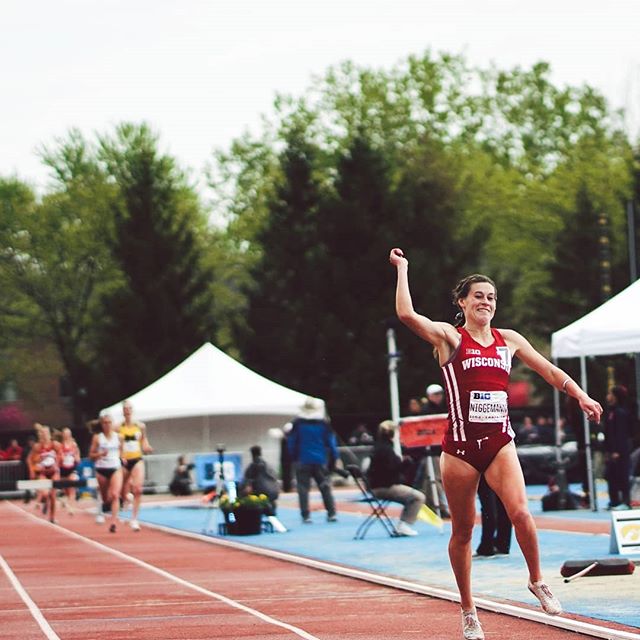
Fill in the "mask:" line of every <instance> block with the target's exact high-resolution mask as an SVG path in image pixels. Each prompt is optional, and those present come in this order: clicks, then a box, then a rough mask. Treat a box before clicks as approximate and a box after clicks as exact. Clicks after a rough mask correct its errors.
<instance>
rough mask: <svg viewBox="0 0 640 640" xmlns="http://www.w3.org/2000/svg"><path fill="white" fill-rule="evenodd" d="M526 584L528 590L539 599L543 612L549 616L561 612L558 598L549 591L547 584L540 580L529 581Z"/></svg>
mask: <svg viewBox="0 0 640 640" xmlns="http://www.w3.org/2000/svg"><path fill="white" fill-rule="evenodd" d="M527 586H528V587H529V591H531V593H533V595H534V596H535V597H536V598H538V600H540V604H541V605H542V608H543V610H544V612H545V613H548V614H549V615H550V616H557V615H560V614H561V613H562V605H561V604H560V602H559V600H558V598H556V597H555V596H554V595H553V593H551V589H549V587H548V585H546V584H545V583H544V582H542V581H541V582H529V584H528V585H527Z"/></svg>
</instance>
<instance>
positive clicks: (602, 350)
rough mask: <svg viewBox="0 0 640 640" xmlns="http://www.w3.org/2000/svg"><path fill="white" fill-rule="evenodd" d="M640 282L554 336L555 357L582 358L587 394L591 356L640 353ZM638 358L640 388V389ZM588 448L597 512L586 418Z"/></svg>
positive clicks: (638, 383) (593, 504)
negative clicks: (587, 364)
mask: <svg viewBox="0 0 640 640" xmlns="http://www.w3.org/2000/svg"><path fill="white" fill-rule="evenodd" d="M639 315H640V280H636V281H635V282H634V283H633V284H631V285H629V286H628V287H627V288H626V289H624V290H622V291H621V292H620V293H618V294H617V295H615V296H614V297H613V298H611V299H609V300H607V301H606V302H605V303H603V304H601V305H600V306H599V307H597V308H596V309H594V310H593V311H591V312H590V313H588V314H587V315H585V316H583V317H582V318H580V319H579V320H576V321H575V322H572V323H571V324H570V325H567V326H566V327H564V328H563V329H560V330H559V331H556V332H555V333H553V334H552V336H551V356H552V358H553V360H554V361H557V360H558V358H580V372H581V385H582V388H583V389H584V390H585V391H587V367H586V361H585V359H586V357H587V356H607V355H616V354H621V353H636V354H638V353H640V322H639V321H638V317H639ZM638 362H639V361H638V357H637V356H636V387H638V386H640V375H639V371H638V368H639V367H638ZM555 405H556V423H558V418H559V413H560V410H559V396H558V393H557V391H556V393H555ZM583 426H584V432H585V448H586V458H587V470H588V476H589V491H590V494H591V507H592V509H596V508H597V505H596V502H595V492H594V486H593V470H592V461H591V446H590V429H589V425H588V422H587V419H586V417H585V418H584V425H583Z"/></svg>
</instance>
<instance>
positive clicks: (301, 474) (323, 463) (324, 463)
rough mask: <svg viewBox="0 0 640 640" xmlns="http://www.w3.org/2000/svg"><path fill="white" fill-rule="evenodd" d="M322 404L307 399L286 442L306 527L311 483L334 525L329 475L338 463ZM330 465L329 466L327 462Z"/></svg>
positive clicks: (308, 515)
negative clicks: (292, 463) (316, 488)
mask: <svg viewBox="0 0 640 640" xmlns="http://www.w3.org/2000/svg"><path fill="white" fill-rule="evenodd" d="M323 405H324V403H321V401H319V400H315V399H314V398H307V399H306V400H305V402H304V404H303V405H302V407H301V409H300V413H299V414H298V416H297V417H296V418H295V419H294V420H293V422H292V427H291V431H290V433H289V436H288V438H287V445H288V447H289V453H290V454H291V457H292V459H293V461H294V463H295V465H296V481H297V485H298V500H299V503H300V515H301V516H302V521H303V522H304V523H305V524H310V523H311V515H310V511H309V489H310V488H311V478H313V479H314V481H315V483H316V485H317V486H318V489H319V490H320V493H321V495H322V501H323V503H324V508H325V509H326V510H327V520H328V521H329V522H336V520H337V518H336V505H335V502H334V499H333V492H332V491H331V471H330V467H332V466H333V465H334V464H335V462H336V460H337V459H338V448H337V446H336V437H335V434H334V433H333V431H332V430H331V426H330V424H329V421H328V420H327V418H326V416H325V412H324V406H323ZM330 461H331V462H330Z"/></svg>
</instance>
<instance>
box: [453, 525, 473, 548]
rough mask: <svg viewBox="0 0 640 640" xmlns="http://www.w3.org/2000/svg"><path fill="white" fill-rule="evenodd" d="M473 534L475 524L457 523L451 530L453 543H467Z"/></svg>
mask: <svg viewBox="0 0 640 640" xmlns="http://www.w3.org/2000/svg"><path fill="white" fill-rule="evenodd" d="M472 536H473V524H469V525H466V524H463V525H456V526H455V527H454V528H453V530H452V532H451V543H452V544H455V545H466V544H469V543H470V542H471V538H472Z"/></svg>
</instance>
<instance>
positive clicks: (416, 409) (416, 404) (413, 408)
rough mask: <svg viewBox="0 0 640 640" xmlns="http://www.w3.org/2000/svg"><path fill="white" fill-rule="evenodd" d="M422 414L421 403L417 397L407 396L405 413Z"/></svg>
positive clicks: (411, 414) (409, 414) (410, 414)
mask: <svg viewBox="0 0 640 640" xmlns="http://www.w3.org/2000/svg"><path fill="white" fill-rule="evenodd" d="M421 414H422V403H421V402H420V400H419V399H418V398H409V402H408V403H407V415H408V416H419V415H421Z"/></svg>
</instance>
